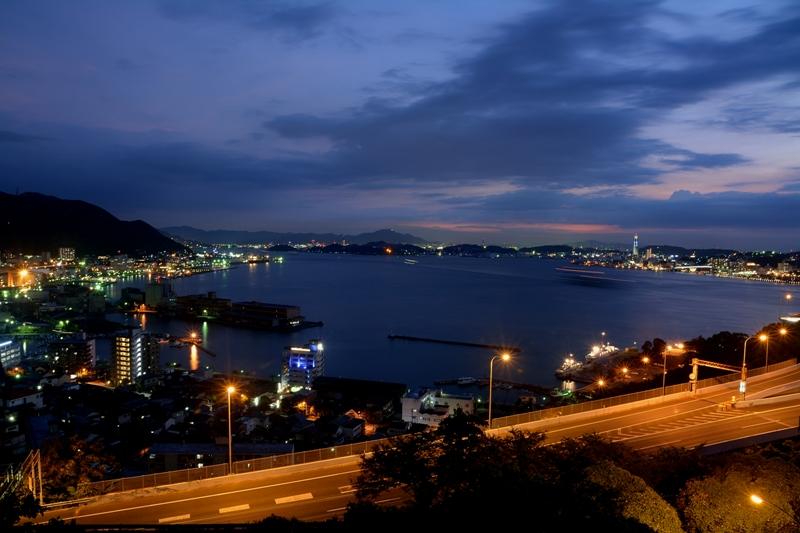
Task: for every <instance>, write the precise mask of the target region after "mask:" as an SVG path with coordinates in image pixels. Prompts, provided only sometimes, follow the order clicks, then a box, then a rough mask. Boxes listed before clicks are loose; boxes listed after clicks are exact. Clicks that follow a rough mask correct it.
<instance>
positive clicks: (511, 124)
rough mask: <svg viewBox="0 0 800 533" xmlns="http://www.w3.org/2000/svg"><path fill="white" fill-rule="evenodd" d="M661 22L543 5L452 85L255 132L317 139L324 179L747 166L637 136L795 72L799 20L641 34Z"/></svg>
mask: <svg viewBox="0 0 800 533" xmlns="http://www.w3.org/2000/svg"><path fill="white" fill-rule="evenodd" d="M667 14H668V13H667V12H666V11H665V10H664V9H662V8H661V6H660V4H659V3H658V2H651V1H642V2H626V3H624V4H623V3H619V2H553V3H548V4H546V7H545V8H543V9H539V10H537V11H534V12H532V13H531V14H529V15H528V16H526V17H523V18H522V19H521V20H519V21H518V22H514V23H511V24H507V25H505V26H504V27H502V28H501V29H500V30H499V31H497V32H496V33H495V34H494V35H492V36H491V37H489V38H486V39H485V40H484V42H483V43H482V44H483V48H482V50H481V51H480V52H478V53H477V54H475V55H473V56H472V57H469V58H466V59H464V60H462V61H461V62H459V63H458V64H457V65H456V66H455V69H454V72H455V75H456V76H455V77H454V78H453V79H450V80H448V81H446V82H438V83H430V84H428V86H427V87H426V88H424V89H421V88H420V87H419V85H415V87H414V95H413V96H414V97H413V98H412V99H411V103H401V104H397V103H395V102H392V101H385V100H378V99H374V100H371V101H369V102H367V103H366V104H365V105H363V106H361V107H360V108H356V109H354V110H352V109H351V110H347V112H346V113H343V114H342V115H340V116H335V115H333V116H321V115H302V114H294V115H285V116H278V117H275V118H273V119H271V120H269V121H266V122H265V123H264V126H265V127H266V128H268V129H270V130H272V131H274V132H276V133H278V134H279V135H281V136H283V137H285V138H287V139H296V140H300V139H309V138H321V139H327V140H328V141H329V142H330V144H331V146H332V148H331V150H330V151H329V152H328V153H327V154H324V155H323V156H319V157H318V158H319V159H320V160H324V161H325V162H326V164H328V166H329V167H330V168H331V172H332V174H331V176H332V177H333V178H335V179H337V180H353V181H358V180H361V181H366V180H369V181H371V182H375V181H376V180H377V181H380V180H384V179H391V180H395V181H396V180H403V179H405V180H408V181H409V182H410V183H417V184H418V183H420V182H424V181H427V180H431V179H451V180H458V181H463V180H478V181H479V180H490V179H496V178H498V177H502V178H507V177H512V176H513V177H514V179H516V180H517V181H518V182H519V183H521V184H525V185H529V186H541V185H547V186H550V187H560V188H571V187H591V186H600V185H609V186H618V185H633V184H642V183H653V182H656V181H660V180H662V179H664V177H665V175H668V173H669V172H671V171H674V170H687V169H706V168H723V167H734V166H738V165H743V164H744V163H747V162H748V159H747V158H746V157H744V156H742V155H740V154H736V153H731V152H724V153H714V152H711V153H700V152H696V151H692V150H689V149H687V148H686V147H683V146H672V145H669V144H667V143H665V142H663V141H661V140H658V139H650V138H644V137H643V136H642V133H641V130H642V129H643V128H644V127H645V126H647V125H649V124H652V123H654V122H657V121H658V120H660V119H662V118H663V117H664V116H665V114H666V113H668V112H669V111H671V110H673V109H676V108H678V107H680V106H683V105H685V104H688V103H695V102H699V101H702V100H703V99H704V98H706V97H707V96H708V95H709V94H711V93H712V92H713V91H715V90H718V89H721V88H725V87H731V86H734V85H736V84H739V83H743V82H746V81H749V80H755V79H761V78H762V77H764V76H779V75H780V76H794V77H797V71H796V69H795V68H794V66H795V65H796V64H797V61H800V56H798V54H800V42H797V34H798V28H800V19H796V22H798V23H797V24H792V23H787V22H775V23H770V24H767V25H765V26H763V27H762V28H760V30H761V31H758V32H756V33H755V34H753V35H750V36H747V37H742V38H741V39H739V40H727V41H722V40H717V39H713V38H708V37H684V38H679V37H670V36H669V35H667V34H666V33H664V32H661V31H658V30H656V29H654V27H655V26H654V19H656V18H657V17H659V16H666V15H667ZM776 33H777V34H778V35H780V36H781V38H774V37H772V36H773V35H774V34H776ZM787 43H788V46H787ZM752 48H756V49H757V50H758V51H757V53H753V52H752V50H751V49H752ZM767 57H768V58H767ZM757 58H758V60H757ZM394 72H395V71H389V73H390V74H393V73H394ZM400 101H402V99H400ZM654 158H655V159H656V160H658V161H659V162H660V163H661V164H660V165H652V164H651V162H652V160H653V159H654Z"/></svg>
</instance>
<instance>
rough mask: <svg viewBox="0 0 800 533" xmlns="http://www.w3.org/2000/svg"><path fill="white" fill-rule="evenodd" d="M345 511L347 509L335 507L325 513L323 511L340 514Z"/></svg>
mask: <svg viewBox="0 0 800 533" xmlns="http://www.w3.org/2000/svg"><path fill="white" fill-rule="evenodd" d="M345 509H347V507H337V508H336V509H328V510H327V511H325V512H326V513H341V512H342V511H344V510H345Z"/></svg>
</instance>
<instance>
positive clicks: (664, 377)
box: [661, 346, 672, 396]
mask: <svg viewBox="0 0 800 533" xmlns="http://www.w3.org/2000/svg"><path fill="white" fill-rule="evenodd" d="M671 348H672V346H669V347H667V348H664V351H663V352H662V353H663V355H664V373H663V374H661V396H666V395H667V356H668V355H669V349H671Z"/></svg>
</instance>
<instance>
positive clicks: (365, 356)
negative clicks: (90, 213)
mask: <svg viewBox="0 0 800 533" xmlns="http://www.w3.org/2000/svg"><path fill="white" fill-rule="evenodd" d="M284 256H285V259H286V260H285V262H284V263H282V264H258V265H242V266H238V267H236V268H234V269H231V270H227V271H222V272H216V273H212V274H205V275H200V276H193V277H189V278H180V279H177V280H173V287H174V289H175V291H176V292H177V294H180V295H183V294H193V293H200V292H207V291H216V292H217V294H218V296H220V297H225V298H232V299H233V300H260V301H268V302H273V303H284V304H295V305H299V306H301V308H302V312H303V314H304V315H305V316H306V318H307V319H309V320H314V321H317V320H320V321H323V322H324V323H325V325H324V326H323V327H321V328H314V329H307V330H303V331H300V332H296V333H293V334H275V333H267V332H258V331H250V330H244V329H236V328H229V327H225V326H219V325H215V324H213V323H208V324H203V323H202V322H198V323H195V324H193V323H188V322H185V321H179V320H165V319H160V318H158V317H154V316H148V317H147V319H146V324H145V327H146V329H147V330H149V331H157V332H168V333H172V334H176V335H184V334H186V332H187V331H189V330H191V329H195V330H197V331H198V332H199V333H200V334H201V335H202V336H203V338H204V339H205V341H206V346H207V348H208V349H209V350H211V351H213V352H215V353H216V354H218V355H217V357H216V358H211V357H209V356H206V355H202V353H201V354H200V359H201V361H202V364H211V365H212V366H213V367H215V368H217V369H219V370H223V371H228V370H235V369H240V368H243V369H246V370H249V371H253V372H255V373H257V374H259V375H264V376H266V375H271V374H276V373H278V372H279V369H280V356H281V351H282V349H283V347H284V346H286V345H289V344H294V343H304V342H306V341H307V340H308V339H311V338H321V339H323V340H324V341H325V347H326V366H327V373H328V374H329V375H334V376H343V377H354V378H363V379H377V380H383V381H397V382H401V383H407V384H415V385H424V384H429V383H431V382H432V381H433V380H436V379H443V378H454V377H460V376H476V377H478V376H485V375H487V374H488V358H489V357H490V355H491V353H490V352H489V351H487V350H483V349H478V348H465V347H457V346H445V345H437V344H426V343H417V342H407V341H391V340H388V339H387V335H388V334H390V333H394V334H402V335H414V336H420V337H435V338H442V339H453V340H464V341H470V342H479V343H487V344H502V343H509V344H515V345H518V346H520V347H521V348H522V353H521V355H520V357H518V358H516V359H515V360H514V362H513V364H511V365H509V366H508V367H505V366H503V365H496V367H495V373H496V377H497V378H498V379H500V378H502V379H511V380H514V381H520V382H526V383H540V384H544V385H547V384H555V383H556V380H555V378H554V377H553V370H554V369H555V368H556V367H557V366H558V365H559V364H560V362H561V360H562V359H563V357H564V355H565V354H567V353H569V352H572V353H575V354H576V355H577V356H579V357H580V358H582V357H583V355H584V354H585V353H586V352H587V351H588V349H589V347H590V345H591V344H596V343H597V342H599V341H600V338H601V336H600V332H601V331H605V332H607V339H608V340H609V341H611V343H612V344H615V345H616V346H620V347H622V346H630V345H633V343H634V342H637V343H639V344H641V343H642V342H643V341H644V340H647V339H651V338H653V337H655V336H659V337H662V338H664V339H665V340H667V341H679V340H685V339H689V338H691V337H694V336H697V335H710V334H712V333H715V332H717V331H720V330H732V331H751V332H752V331H755V330H756V329H757V328H758V327H759V326H761V325H763V324H765V323H767V322H769V321H774V320H776V319H777V317H778V315H779V314H785V313H786V312H788V311H789V310H790V309H789V308H788V307H787V304H786V302H785V300H784V299H783V295H784V294H785V293H786V292H787V288H786V287H784V286H779V285H769V284H762V283H755V282H747V281H741V280H730V279H720V278H713V277H709V276H695V275H691V274H673V273H651V272H637V271H607V276H610V277H613V278H615V279H618V280H619V281H618V282H616V283H611V284H606V285H602V286H594V285H584V284H578V283H575V282H574V281H570V280H569V279H567V278H564V277H563V275H562V274H559V273H558V272H556V270H555V268H556V267H557V266H560V265H561V264H562V263H559V262H556V261H550V260H541V259H530V258H510V259H495V260H492V259H474V258H460V257H416V258H414V260H415V261H417V262H416V263H414V264H410V263H409V262H407V261H406V260H404V259H403V258H400V257H362V256H345V255H321V254H301V253H296V254H294V253H289V254H285V255H284ZM127 285H134V284H133V283H123V284H122V286H127ZM788 291H789V292H790V290H788ZM798 299H800V298H796V299H794V300H795V301H797V300H798ZM161 357H162V361H163V362H166V361H178V362H180V363H181V364H182V365H184V366H187V367H188V366H190V365H191V362H190V360H189V359H190V355H189V351H188V349H186V348H183V349H178V348H169V347H164V348H163V349H162V356H161Z"/></svg>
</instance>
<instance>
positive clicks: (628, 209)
mask: <svg viewBox="0 0 800 533" xmlns="http://www.w3.org/2000/svg"><path fill="white" fill-rule="evenodd" d="M798 135H800V4H798V2H796V1H789V2H777V1H775V2H764V1H761V2H756V1H744V0H741V1H739V0H737V1H734V0H726V1H715V2H697V1H696V0H695V1H664V2H658V1H619V0H614V1H608V2H602V1H578V0H575V1H563V0H554V1H552V2H535V1H533V2H523V1H515V0H504V1H502V2H497V1H488V0H487V1H480V2H479V1H472V0H458V1H456V0H453V1H447V2H445V1H438V2H437V1H409V2H394V1H385V2H379V1H374V0H361V1H359V0H348V1H339V2H337V1H327V2H299V1H298V2H276V1H251V0H205V1H204V0H163V1H159V0H137V1H133V0H131V1H127V2H123V1H119V0H95V1H88V0H87V1H80V0H78V1H70V2H66V1H61V0H53V1H36V0H19V1H18V0H3V1H2V2H0V190H4V191H6V192H13V191H16V190H20V191H38V192H44V193H48V194H54V195H57V196H61V197H66V198H78V199H84V200H88V201H91V202H95V203H97V204H99V205H101V206H103V207H105V208H106V209H109V210H110V211H112V212H113V213H114V214H116V215H118V216H120V217H122V218H126V219H132V218H142V219H145V220H147V221H148V222H150V223H152V224H155V225H157V226H166V225H179V224H189V225H193V226H197V227H201V228H206V229H213V228H226V229H253V230H255V229H269V230H286V231H289V230H294V231H336V232H358V231H367V230H373V229H377V228H380V227H393V228H395V229H398V230H403V231H410V232H413V233H416V234H419V235H421V236H424V237H428V238H432V239H444V240H448V241H459V242H462V241H469V242H477V241H480V240H482V239H485V240H487V241H491V242H497V243H509V242H516V243H521V244H541V243H555V242H570V241H575V240H579V239H599V240H606V241H625V242H627V241H628V240H629V238H630V235H631V234H632V233H633V232H638V233H639V234H640V235H641V240H642V242H644V243H655V242H670V243H674V244H684V245H690V246H732V247H747V248H781V249H797V248H800V246H799V244H800V243H798V235H800V231H799V230H800V140H799V137H798Z"/></svg>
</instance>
